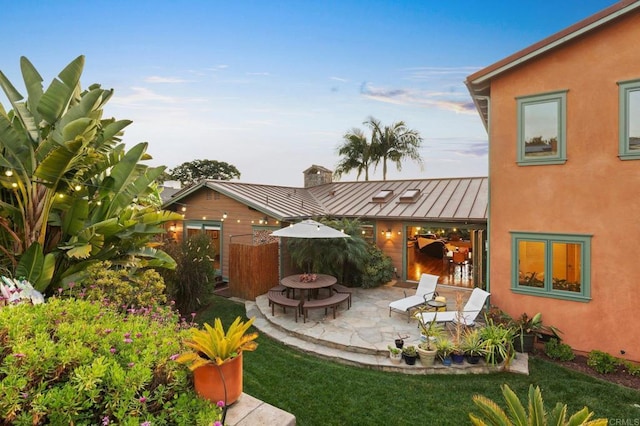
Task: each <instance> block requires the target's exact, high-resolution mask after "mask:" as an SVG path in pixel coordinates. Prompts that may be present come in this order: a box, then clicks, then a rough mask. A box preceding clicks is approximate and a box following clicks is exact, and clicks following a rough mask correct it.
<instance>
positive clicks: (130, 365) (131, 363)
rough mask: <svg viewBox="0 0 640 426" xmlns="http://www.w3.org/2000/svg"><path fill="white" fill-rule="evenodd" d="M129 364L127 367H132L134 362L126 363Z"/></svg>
mask: <svg viewBox="0 0 640 426" xmlns="http://www.w3.org/2000/svg"><path fill="white" fill-rule="evenodd" d="M127 365H128V366H129V368H131V367H133V366H134V365H136V363H135V362H130V363H129V364H127Z"/></svg>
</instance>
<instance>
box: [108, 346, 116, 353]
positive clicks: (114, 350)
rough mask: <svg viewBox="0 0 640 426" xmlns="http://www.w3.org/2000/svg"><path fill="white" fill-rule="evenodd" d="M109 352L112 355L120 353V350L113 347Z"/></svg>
mask: <svg viewBox="0 0 640 426" xmlns="http://www.w3.org/2000/svg"><path fill="white" fill-rule="evenodd" d="M109 352H111V353H112V354H115V353H116V352H118V350H117V349H116V348H113V347H112V348H111V349H109Z"/></svg>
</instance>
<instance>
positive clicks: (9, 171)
mask: <svg viewBox="0 0 640 426" xmlns="http://www.w3.org/2000/svg"><path fill="white" fill-rule="evenodd" d="M4 174H5V176H8V177H11V176H13V170H7V171H5V172H4Z"/></svg>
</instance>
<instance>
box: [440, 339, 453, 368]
mask: <svg viewBox="0 0 640 426" xmlns="http://www.w3.org/2000/svg"><path fill="white" fill-rule="evenodd" d="M436 350H437V351H438V352H437V353H438V358H440V359H441V360H442V364H443V365H451V353H452V352H453V342H452V341H451V339H449V338H448V337H442V338H440V339H438V341H437V342H436Z"/></svg>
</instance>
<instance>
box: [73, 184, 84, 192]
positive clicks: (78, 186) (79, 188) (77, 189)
mask: <svg viewBox="0 0 640 426" xmlns="http://www.w3.org/2000/svg"><path fill="white" fill-rule="evenodd" d="M73 189H75V190H76V191H80V190H81V189H82V186H81V185H80V184H77V185H76V186H74V187H73Z"/></svg>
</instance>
